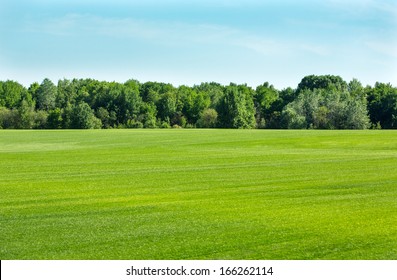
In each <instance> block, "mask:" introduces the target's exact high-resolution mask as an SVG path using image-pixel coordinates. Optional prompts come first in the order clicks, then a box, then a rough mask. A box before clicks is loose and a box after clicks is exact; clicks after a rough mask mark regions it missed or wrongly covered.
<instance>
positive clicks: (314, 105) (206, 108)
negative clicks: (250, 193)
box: [0, 75, 397, 129]
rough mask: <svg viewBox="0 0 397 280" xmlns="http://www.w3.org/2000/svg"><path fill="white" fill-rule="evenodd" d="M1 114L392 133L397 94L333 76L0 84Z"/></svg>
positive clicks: (28, 119)
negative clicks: (279, 82)
mask: <svg viewBox="0 0 397 280" xmlns="http://www.w3.org/2000/svg"><path fill="white" fill-rule="evenodd" d="M83 107H84V108H83ZM0 108H2V109H1V116H0V118H1V119H0V121H1V128H24V129H34V128H48V129H69V128H93V127H95V128H105V129H109V128H141V127H143V128H159V127H172V126H174V125H177V126H179V127H183V128H186V127H189V128H191V127H203V128H270V129H278V128H295V129H366V128H369V127H371V128H385V129H395V128H397V88H395V87H393V86H392V85H391V84H382V83H376V84H375V86H374V87H371V86H366V87H363V86H362V84H361V83H360V82H359V81H358V80H357V79H353V80H351V81H350V82H349V83H347V82H345V81H344V80H343V79H342V78H341V77H339V76H333V75H323V76H316V75H310V76H306V77H304V78H303V79H302V81H301V82H300V83H299V85H298V87H297V88H296V89H292V88H286V89H282V90H277V89H276V88H275V87H274V86H273V85H271V84H270V83H268V82H265V83H263V84H262V85H259V86H258V87H256V89H253V88H251V87H249V86H247V85H246V84H240V85H237V84H233V83H231V84H230V85H227V86H223V85H221V84H218V83H214V82H211V83H201V84H200V85H194V86H192V87H189V86H185V85H183V86H179V87H174V86H173V85H171V84H167V83H158V82H146V83H143V84H142V83H140V82H139V81H136V80H132V79H131V80H128V81H127V82H125V83H118V82H106V81H97V80H93V79H73V80H68V79H62V80H59V81H58V83H57V85H55V84H54V83H53V82H52V81H51V80H49V79H44V80H43V81H42V83H41V84H39V83H37V82H34V83H32V84H31V85H30V86H29V88H28V89H26V88H25V87H24V86H22V85H21V84H19V83H18V82H15V81H0ZM88 109H89V110H88ZM76 113H77V115H76Z"/></svg>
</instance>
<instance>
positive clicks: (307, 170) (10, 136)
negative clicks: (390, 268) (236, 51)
mask: <svg viewBox="0 0 397 280" xmlns="http://www.w3.org/2000/svg"><path fill="white" fill-rule="evenodd" d="M0 193H1V195H0V259H3V260H4V259H289V260H291V259H393V260H395V259H397V226H396V225H397V131H375V130H374V131H368V130H367V131H365V130H364V131H314V130H299V131H298V130H296V131H292V130H288V131H287V130H285V131H281V130H280V131H278V130H204V129H203V130H188V129H168V130H150V129H146V130H74V131H73V130H54V131H39V130H36V131H16V130H2V131H0Z"/></svg>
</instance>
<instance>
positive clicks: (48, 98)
mask: <svg viewBox="0 0 397 280" xmlns="http://www.w3.org/2000/svg"><path fill="white" fill-rule="evenodd" d="M34 94H35V96H33V98H34V99H35V100H36V109H38V110H45V111H50V110H52V109H54V108H55V98H56V95H57V87H56V86H55V85H54V83H53V82H52V81H51V80H49V79H47V78H46V79H44V80H43V82H42V83H41V84H40V86H39V88H38V89H37V90H36V91H35V92H34Z"/></svg>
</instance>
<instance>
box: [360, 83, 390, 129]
mask: <svg viewBox="0 0 397 280" xmlns="http://www.w3.org/2000/svg"><path fill="white" fill-rule="evenodd" d="M365 91H366V93H367V99H368V111H369V116H370V119H371V123H372V124H373V125H376V124H378V123H379V124H380V125H381V127H382V128H386V129H393V128H397V88H394V87H393V86H392V85H391V84H384V83H376V84H375V87H374V88H366V89H365Z"/></svg>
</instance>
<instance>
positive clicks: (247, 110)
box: [217, 84, 255, 128]
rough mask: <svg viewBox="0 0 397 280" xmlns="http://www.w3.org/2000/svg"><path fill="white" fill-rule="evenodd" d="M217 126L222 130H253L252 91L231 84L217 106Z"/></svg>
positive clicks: (243, 86) (244, 86)
mask: <svg viewBox="0 0 397 280" xmlns="http://www.w3.org/2000/svg"><path fill="white" fill-rule="evenodd" d="M217 112H218V124H219V126H220V127H224V128H254V127H255V109H254V103H253V99H252V89H250V88H248V87H247V86H246V85H242V86H237V85H234V84H231V85H230V86H227V87H226V88H225V93H224V96H223V97H222V98H221V100H220V101H219V104H218V106H217Z"/></svg>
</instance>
